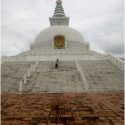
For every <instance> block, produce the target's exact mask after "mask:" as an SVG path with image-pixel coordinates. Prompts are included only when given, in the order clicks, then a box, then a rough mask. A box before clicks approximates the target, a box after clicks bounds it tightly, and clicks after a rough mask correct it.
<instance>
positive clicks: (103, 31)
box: [1, 0, 124, 55]
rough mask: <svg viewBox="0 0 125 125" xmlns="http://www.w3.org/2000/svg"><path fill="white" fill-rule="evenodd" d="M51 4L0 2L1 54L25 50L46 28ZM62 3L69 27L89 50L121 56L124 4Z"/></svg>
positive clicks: (46, 0)
mask: <svg viewBox="0 0 125 125" xmlns="http://www.w3.org/2000/svg"><path fill="white" fill-rule="evenodd" d="M55 1H56V0H55ZM55 1H53V0H2V9H1V12H2V53H3V54H6V55H13V54H17V53H19V52H21V51H25V50H28V49H29V44H30V43H31V42H33V40H34V39H35V37H36V35H37V34H38V33H39V32H40V31H42V30H43V29H44V28H46V27H48V26H49V19H48V17H50V16H52V15H53V12H54V9H55ZM63 3H64V4H63V6H64V10H65V13H66V15H67V16H70V26H71V27H74V28H76V29H77V30H79V31H80V32H81V33H82V35H83V36H84V37H85V39H86V40H88V41H89V42H90V45H91V48H92V49H93V50H96V51H101V52H105V53H112V54H115V55H123V53H124V48H123V44H124V42H123V41H124V37H123V33H124V30H123V25H124V22H123V21H124V16H123V14H124V5H123V3H124V0H78V1H73V0H63Z"/></svg>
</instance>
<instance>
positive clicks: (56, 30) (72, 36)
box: [31, 25, 88, 49]
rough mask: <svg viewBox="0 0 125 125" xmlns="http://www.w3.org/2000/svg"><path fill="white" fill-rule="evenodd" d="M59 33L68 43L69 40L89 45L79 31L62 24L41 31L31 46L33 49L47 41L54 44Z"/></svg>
mask: <svg viewBox="0 0 125 125" xmlns="http://www.w3.org/2000/svg"><path fill="white" fill-rule="evenodd" d="M58 35H60V36H63V37H64V38H65V41H66V42H67V44H68V42H70V43H71V42H77V43H82V44H84V45H88V43H87V42H86V41H85V39H84V38H83V36H82V35H81V34H80V33H79V31H77V30H75V29H73V28H71V27H69V26H64V25H60V26H51V27H49V28H46V29H45V30H43V31H41V32H40V33H39V34H38V35H37V37H36V38H35V41H34V43H32V45H31V48H32V49H33V48H36V47H38V46H41V45H46V43H48V44H52V42H53V41H54V38H55V37H56V36H58ZM44 47H45V46H44ZM45 48H46V47H45Z"/></svg>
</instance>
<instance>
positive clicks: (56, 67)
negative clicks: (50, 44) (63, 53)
mask: <svg viewBox="0 0 125 125" xmlns="http://www.w3.org/2000/svg"><path fill="white" fill-rule="evenodd" d="M58 68H59V59H58V58H57V60H56V63H55V69H58Z"/></svg>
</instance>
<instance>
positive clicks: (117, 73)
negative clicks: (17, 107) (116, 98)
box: [2, 0, 124, 93]
mask: <svg viewBox="0 0 125 125" xmlns="http://www.w3.org/2000/svg"><path fill="white" fill-rule="evenodd" d="M49 20H50V27H48V28H46V29H44V30H43V31H41V32H40V33H39V34H38V35H37V36H36V38H35V40H34V42H33V43H32V44H31V45H30V48H31V49H30V50H29V51H26V52H23V53H21V54H19V55H17V56H13V57H6V58H4V59H3V60H2V62H3V64H2V92H9V93H11V92H12V93H13V92H14V93H15V92H16V93H18V92H21V93H23V92H24V93H25V92H32V93H33V92H47V93H48V92H52V93H55V92H59V93H60V92H89V91H123V86H124V76H123V74H124V72H123V67H124V63H123V61H121V60H120V59H118V58H116V57H114V56H112V55H105V54H100V53H97V52H94V51H91V50H90V49H89V43H88V42H87V41H86V40H85V39H84V37H83V36H82V35H81V33H80V32H79V31H77V30H75V29H73V28H71V27H69V17H67V16H66V15H65V13H64V10H63V7H62V1H61V0H57V2H56V8H55V12H54V15H53V16H52V17H51V18H49ZM57 58H58V59H59V68H58V69H55V62H56V59H57Z"/></svg>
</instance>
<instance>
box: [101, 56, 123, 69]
mask: <svg viewBox="0 0 125 125" xmlns="http://www.w3.org/2000/svg"><path fill="white" fill-rule="evenodd" d="M103 58H104V59H106V60H109V61H111V62H112V63H113V64H114V65H116V66H117V67H118V68H119V69H120V70H124V61H122V60H120V59H119V58H118V57H115V56H113V55H111V54H108V55H106V56H104V57H103Z"/></svg>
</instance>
